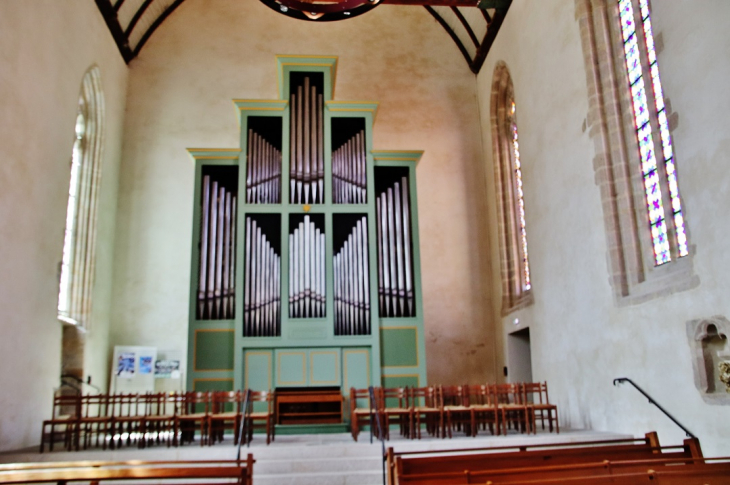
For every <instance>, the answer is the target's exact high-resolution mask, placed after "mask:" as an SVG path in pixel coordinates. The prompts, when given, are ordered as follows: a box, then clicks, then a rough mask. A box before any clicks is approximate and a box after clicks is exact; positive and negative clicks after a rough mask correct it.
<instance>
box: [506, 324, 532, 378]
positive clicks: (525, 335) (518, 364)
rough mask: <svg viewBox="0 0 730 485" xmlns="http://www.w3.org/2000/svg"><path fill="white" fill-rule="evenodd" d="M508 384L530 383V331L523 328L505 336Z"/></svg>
mask: <svg viewBox="0 0 730 485" xmlns="http://www.w3.org/2000/svg"><path fill="white" fill-rule="evenodd" d="M507 366H508V369H509V372H508V374H507V381H508V382H532V352H531V349H530V329H529V328H523V329H522V330H517V331H516V332H512V333H510V334H509V335H507Z"/></svg>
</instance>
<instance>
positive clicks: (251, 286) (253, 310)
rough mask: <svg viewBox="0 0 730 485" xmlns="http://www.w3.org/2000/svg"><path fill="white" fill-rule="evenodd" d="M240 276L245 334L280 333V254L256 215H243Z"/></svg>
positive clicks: (265, 335) (251, 335)
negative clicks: (243, 250)
mask: <svg viewBox="0 0 730 485" xmlns="http://www.w3.org/2000/svg"><path fill="white" fill-rule="evenodd" d="M245 264H246V268H245V276H244V318H243V335H244V336H245V337H275V336H279V335H281V312H280V302H281V285H280V282H281V276H280V273H281V257H280V256H279V255H278V254H277V253H276V250H275V249H274V247H272V245H271V242H270V241H269V239H268V238H267V237H266V233H265V232H264V231H262V229H261V227H260V226H259V224H258V223H257V222H256V219H254V218H253V217H250V216H247V217H246V243H245Z"/></svg>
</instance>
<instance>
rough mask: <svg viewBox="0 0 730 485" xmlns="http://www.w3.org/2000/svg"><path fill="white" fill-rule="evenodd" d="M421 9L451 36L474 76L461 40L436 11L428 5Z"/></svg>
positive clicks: (470, 61) (469, 57)
mask: <svg viewBox="0 0 730 485" xmlns="http://www.w3.org/2000/svg"><path fill="white" fill-rule="evenodd" d="M423 7H424V8H425V9H426V10H428V13H430V14H431V15H432V16H433V18H435V19H436V21H437V22H438V23H439V24H440V25H441V27H443V28H444V30H445V31H446V33H448V34H449V36H451V40H453V41H454V42H455V43H456V47H458V48H459V50H460V51H461V53H462V55H463V56H464V59H466V63H467V64H469V69H471V70H472V72H474V73H475V74H476V72H475V71H474V67H473V63H472V60H471V56H469V52H468V51H467V50H466V47H464V44H462V43H461V39H459V36H457V35H456V34H455V33H454V31H453V30H452V29H451V27H450V26H449V24H447V23H446V21H445V20H444V19H442V18H441V16H440V15H439V14H438V13H436V11H435V10H434V9H433V8H431V7H430V6H429V5H424V6H423ZM487 32H489V31H488V30H487ZM477 52H478V50H477Z"/></svg>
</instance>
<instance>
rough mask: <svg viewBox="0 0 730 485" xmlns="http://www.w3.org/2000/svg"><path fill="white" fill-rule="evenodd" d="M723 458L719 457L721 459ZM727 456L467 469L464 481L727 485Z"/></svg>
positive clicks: (508, 484)
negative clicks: (473, 471) (481, 469)
mask: <svg viewBox="0 0 730 485" xmlns="http://www.w3.org/2000/svg"><path fill="white" fill-rule="evenodd" d="M720 460H722V461H720ZM729 460H730V458H714V459H704V458H703V459H699V460H690V462H688V461H686V460H676V459H671V460H663V459H655V460H643V461H623V462H622V461H616V462H611V461H605V462H602V463H587V464H580V465H563V466H558V467H535V468H518V469H507V470H495V471H492V472H477V473H473V474H472V473H467V474H465V475H466V478H467V480H466V481H461V482H454V481H449V483H480V484H487V485H537V484H541V485H542V484H545V485H557V484H567V485H572V484H575V485H578V484H588V485H603V484H609V483H610V484H627V485H632V484H637V485H638V484H644V483H661V484H670V485H680V484H681V485H694V484H697V485H728V484H730V461H729Z"/></svg>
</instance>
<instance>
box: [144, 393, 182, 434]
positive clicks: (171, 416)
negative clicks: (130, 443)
mask: <svg viewBox="0 0 730 485" xmlns="http://www.w3.org/2000/svg"><path fill="white" fill-rule="evenodd" d="M143 400H144V419H143V420H142V426H141V430H140V431H141V433H142V442H141V443H140V446H141V447H143V448H144V447H147V446H150V445H151V444H153V443H154V444H160V443H161V442H163V441H164V442H165V443H166V444H167V446H168V447H169V446H170V445H171V444H172V441H173V433H174V430H175V409H176V407H175V402H174V394H170V395H168V394H166V393H164V392H157V393H149V394H145V395H144V397H143Z"/></svg>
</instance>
